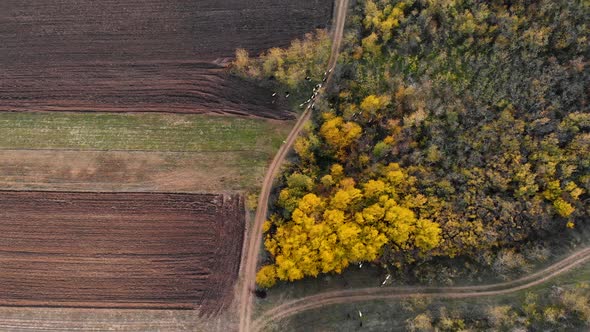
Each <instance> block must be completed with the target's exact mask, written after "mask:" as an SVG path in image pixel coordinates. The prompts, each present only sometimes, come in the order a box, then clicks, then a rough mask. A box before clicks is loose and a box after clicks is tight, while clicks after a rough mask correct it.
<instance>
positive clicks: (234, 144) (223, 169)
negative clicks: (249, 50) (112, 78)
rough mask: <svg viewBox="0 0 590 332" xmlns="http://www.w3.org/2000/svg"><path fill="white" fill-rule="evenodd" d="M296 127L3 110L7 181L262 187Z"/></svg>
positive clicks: (139, 187) (186, 188) (12, 185)
mask: <svg viewBox="0 0 590 332" xmlns="http://www.w3.org/2000/svg"><path fill="white" fill-rule="evenodd" d="M291 127H292V123H291V122H282V121H270V120H264V119H250V118H238V117H227V116H208V115H194V114H189V115H178V114H112V113H59V112H51V113H0V132H1V133H2V135H0V165H2V166H1V167H0V170H1V173H0V188H3V189H20V190H29V189H42V190H63V189H67V190H89V191H92V190H109V191H120V190H123V191H124V190H131V191H144V190H145V191H180V192H205V191H220V190H249V191H256V190H257V189H258V188H259V186H260V182H261V179H262V177H263V176H264V172H265V171H266V169H267V167H268V164H269V163H270V160H272V158H273V156H274V154H275V153H276V151H277V150H278V148H279V147H280V146H281V144H282V142H283V140H284V139H285V138H286V137H287V135H288V133H289V131H290V129H291Z"/></svg>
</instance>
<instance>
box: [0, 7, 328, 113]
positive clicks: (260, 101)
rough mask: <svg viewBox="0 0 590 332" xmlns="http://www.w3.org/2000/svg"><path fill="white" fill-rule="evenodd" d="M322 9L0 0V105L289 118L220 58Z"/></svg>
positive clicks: (255, 46) (273, 41) (255, 47)
mask: <svg viewBox="0 0 590 332" xmlns="http://www.w3.org/2000/svg"><path fill="white" fill-rule="evenodd" d="M331 11H332V2H331V1H324V0H301V1H291V0H255V1H254V0H198V1H195V0H102V1H95V0H47V1H39V0H2V1H0V64H2V70H1V71H0V111H55V110H57V111H108V112H111V111H125V112H148V111H157V112H178V113H229V114H241V115H256V116H263V117H270V118H276V119H285V118H292V117H293V116H292V114H291V113H289V112H287V111H286V110H285V109H286V108H285V107H283V106H281V102H280V101H276V102H274V103H273V100H272V97H271V93H269V91H266V90H265V89H262V88H260V87H257V86H255V85H254V84H251V83H247V82H244V81H241V80H238V79H236V78H230V77H228V75H227V74H226V73H225V72H224V71H223V63H224V62H225V61H226V60H227V58H228V57H232V56H233V54H234V51H235V49H236V48H238V47H242V48H246V49H249V50H250V51H252V52H253V53H258V52H260V51H262V50H265V49H268V48H270V47H276V46H285V45H287V44H288V43H289V42H290V41H291V40H292V39H294V38H297V37H301V36H302V35H303V34H305V33H307V32H310V31H312V30H314V29H315V28H318V27H326V25H327V24H328V22H329V21H330V17H331Z"/></svg>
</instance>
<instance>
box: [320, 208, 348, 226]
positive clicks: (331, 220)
mask: <svg viewBox="0 0 590 332" xmlns="http://www.w3.org/2000/svg"><path fill="white" fill-rule="evenodd" d="M324 221H325V222H326V223H328V224H329V225H340V224H342V223H343V222H344V211H341V210H334V209H328V210H326V211H324Z"/></svg>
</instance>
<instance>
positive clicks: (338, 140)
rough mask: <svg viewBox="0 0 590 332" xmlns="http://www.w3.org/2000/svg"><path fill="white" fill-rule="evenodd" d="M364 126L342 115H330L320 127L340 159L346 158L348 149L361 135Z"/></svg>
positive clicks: (323, 135)
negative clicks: (345, 118)
mask: <svg viewBox="0 0 590 332" xmlns="http://www.w3.org/2000/svg"><path fill="white" fill-rule="evenodd" d="M361 133H362V128H361V126H359V125H358V124H356V123H355V122H353V121H344V119H342V117H339V116H338V117H328V118H327V120H326V121H325V122H324V124H323V125H322V126H321V128H320V134H321V135H322V137H323V138H324V139H325V140H326V142H327V143H328V145H330V146H331V147H332V148H333V149H334V150H335V151H336V156H337V157H338V158H340V159H345V158H346V149H347V148H348V147H349V146H350V145H351V144H352V143H353V142H354V141H355V140H356V139H358V138H359V137H360V136H361Z"/></svg>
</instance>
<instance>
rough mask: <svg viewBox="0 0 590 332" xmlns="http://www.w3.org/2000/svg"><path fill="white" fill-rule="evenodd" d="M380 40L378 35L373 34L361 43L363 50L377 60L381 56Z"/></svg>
mask: <svg viewBox="0 0 590 332" xmlns="http://www.w3.org/2000/svg"><path fill="white" fill-rule="evenodd" d="M378 39H379V37H378V36H377V34H376V33H374V32H373V33H372V34H370V35H369V36H367V37H365V38H363V40H362V41H361V45H362V46H363V50H364V51H366V52H367V53H370V54H371V55H373V56H374V57H376V58H377V57H380V56H381V44H380V43H379V42H378Z"/></svg>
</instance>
